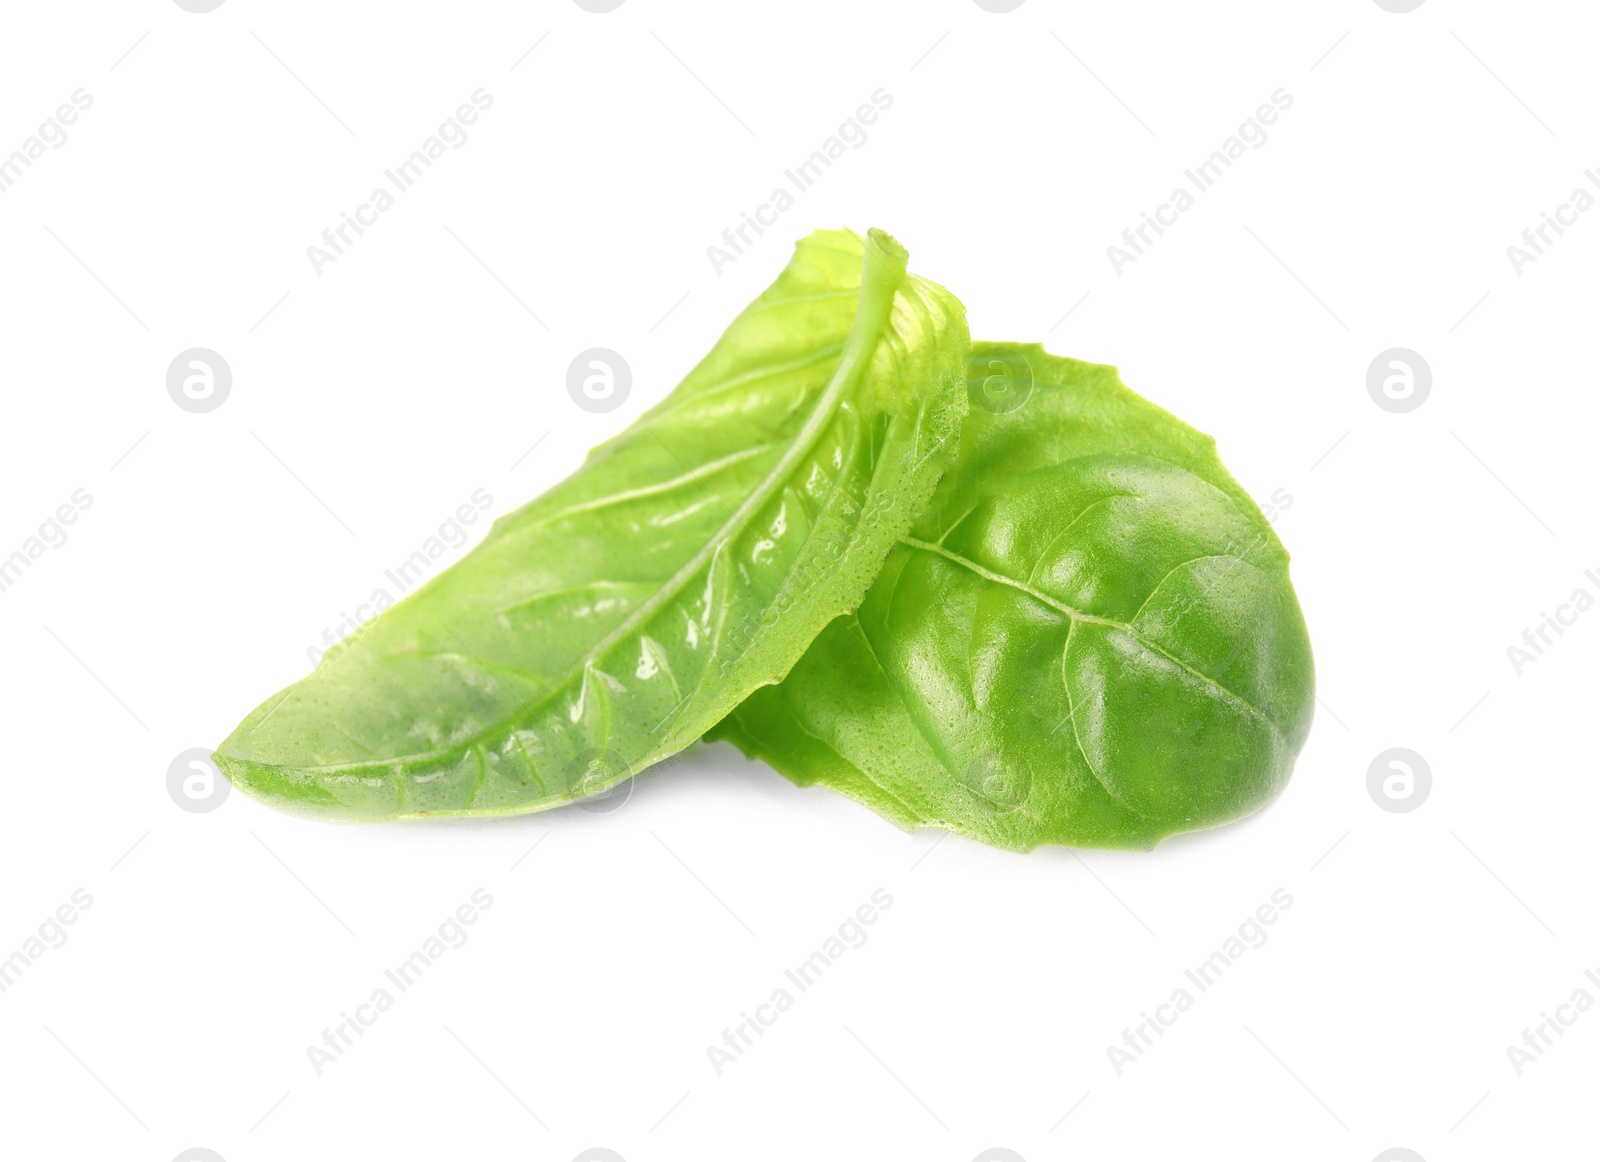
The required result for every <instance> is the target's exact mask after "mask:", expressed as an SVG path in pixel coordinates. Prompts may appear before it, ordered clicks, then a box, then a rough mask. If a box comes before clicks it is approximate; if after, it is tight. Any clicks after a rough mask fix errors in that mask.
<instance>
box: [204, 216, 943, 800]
mask: <svg viewBox="0 0 1600 1162" xmlns="http://www.w3.org/2000/svg"><path fill="white" fill-rule="evenodd" d="M905 270H906V252H905V251H904V250H903V249H902V248H901V247H900V246H899V244H898V243H896V242H895V241H894V240H893V239H892V238H890V237H889V236H888V235H886V234H882V233H880V232H878V231H872V232H871V233H870V235H869V237H868V238H867V240H866V241H865V242H863V240H862V239H860V238H859V237H857V236H856V235H854V234H851V233H848V232H843V231H823V232H818V233H816V234H814V235H812V236H811V237H810V238H808V239H805V240H804V241H802V242H801V243H800V244H799V245H798V246H797V248H796V251H795V255H794V258H793V260H792V261H791V262H790V264H789V266H788V268H787V269H786V270H785V271H784V272H783V274H782V275H781V276H780V277H779V278H778V280H777V281H776V282H775V283H774V284H773V285H772V286H771V287H770V288H769V289H768V290H767V291H766V292H765V293H764V294H763V295H762V296H761V297H760V298H758V299H757V300H756V301H755V302H754V303H752V304H751V305H750V306H749V307H748V308H747V309H746V310H745V311H744V312H743V313H742V314H741V315H740V316H739V317H738V319H736V320H735V321H734V323H733V325H732V326H730V327H729V328H728V331H727V333H726V334H724V335H723V337H722V339H721V340H720V341H719V342H718V343H717V345H716V347H715V348H714V349H713V350H712V351H711V353H710V354H709V355H708V356H707V357H706V358H705V360H704V361H702V362H701V363H700V365H699V366H698V367H696V368H695V369H694V371H693V372H691V373H690V375H689V377H688V378H687V379H685V380H684V381H683V383H682V384H681V385H679V387H678V388H677V389H676V390H675V391H674V392H673V393H672V394H671V395H670V396H668V397H667V398H666V400H664V401H663V402H662V403H661V404H660V405H658V406H657V407H655V408H653V409H652V410H651V411H649V412H648V413H646V414H645V415H644V416H643V417H641V418H640V419H639V420H638V421H637V422H636V423H635V424H633V425H632V426H631V427H629V428H628V429H627V430H626V431H624V432H622V433H621V434H620V435H619V436H617V437H616V438H614V439H612V440H611V441H609V442H608V443H606V444H604V445H602V446H601V447H599V448H597V449H595V450H594V451H593V452H592V453H590V455H589V458H588V460H587V461H586V462H585V464H584V466H583V467H582V468H581V469H580V470H579V471H578V472H576V473H575V474H574V475H573V476H571V477H569V478H568V479H567V480H565V481H564V482H562V483H561V484H559V485H557V486H556V487H555V488H553V489H552V490H551V491H549V492H548V493H546V494H545V495H544V496H541V497H540V498H538V499H537V500H535V501H533V502H532V503H530V504H528V505H527V506H525V507H524V508H522V509H520V510H519V511H517V512H514V513H512V514H511V515H509V516H506V517H504V518H502V519H501V520H500V521H498V522H497V523H496V524H495V526H494V528H493V529H492V531H491V532H490V533H489V535H488V537H487V538H486V539H485V540H484V541H483V543H482V544H480V545H479V546H478V547H477V548H476V549H474V550H473V551H472V552H471V553H470V554H469V555H468V556H466V557H465V558H463V559H462V560H461V561H460V562H458V563H457V564H456V565H455V566H453V567H452V568H450V569H448V570H447V571H445V572H444V573H442V574H440V575H439V576H438V577H436V578H435V579H434V580H432V581H431V582H430V583H429V584H428V585H426V586H424V587H423V588H422V589H421V590H419V591H418V592H417V593H415V594H413V595H412V596H410V597H408V598H407V599H406V600H404V601H402V602H400V603H399V604H398V605H396V606H395V607H394V608H392V609H390V610H387V611H385V612H384V613H382V614H380V615H379V616H378V617H377V618H376V619H375V620H373V621H372V622H370V623H369V624H368V625H367V626H366V627H364V628H363V629H362V630H361V631H359V633H358V634H356V635H355V636H354V637H353V639H351V640H350V641H348V642H347V643H346V644H344V645H342V646H341V647H340V648H339V649H337V650H335V651H330V653H329V654H328V655H327V656H326V657H325V658H324V659H323V661H322V662H321V664H320V665H319V666H318V668H317V669H316V670H315V671H313V672H312V673H311V675H309V676H308V677H307V678H305V679H304V680H302V681H300V682H298V683H296V684H295V685H293V686H291V687H289V688H288V689H287V690H285V691H283V692H281V693H280V694H279V695H277V696H276V697H274V698H272V699H269V700H268V701H267V702H265V703H263V704H262V705H261V706H260V707H259V708H257V709H256V711H255V712H254V713H252V714H251V715H250V716H249V717H248V718H246V719H245V721H244V722H243V723H242V724H241V725H240V726H239V728H238V729H237V730H235V731H234V733H233V734H232V735H231V736H230V737H229V738H228V739H227V741H225V742H224V743H223V744H222V746H221V747H220V748H219V749H218V751H217V753H216V759H217V763H218V765H219V766H220V767H221V768H222V770H223V771H224V772H226V774H227V775H228V777H229V778H230V779H232V780H233V782H234V784H235V785H236V786H238V787H240V788H241V789H242V790H245V791H247V792H249V793H250V794H252V795H255V796H257V797H259V798H261V799H264V800H266V801H267V802H269V803H271V804H273V805H274V806H277V807H281V808H284V809H286V810H292V811H298V812H301V813H307V814H314V815H320V816H324V817H333V818H343V819H390V818H403V817H411V816H421V815H489V814H509V813H515V812H523V811H536V810H540V809H542V808H546V807H551V806H555V805H556V804H559V803H562V802H565V801H567V800H569V799H573V798H576V797H580V796H583V795H587V794H591V793H594V792H596V791H600V790H602V789H604V788H605V787H607V786H610V785H611V784H613V783H616V782H618V781H620V780H622V779H624V778H626V777H627V776H628V775H630V774H632V773H635V772H637V771H639V770H642V769H643V768H644V767H646V766H649V765H650V764H652V763H654V762H657V761H659V760H661V759H663V758H665V757H667V756H668V755H671V754H673V753H674V752H676V751H678V750H680V749H682V748H683V747H685V746H687V745H688V744H690V743H691V742H693V741H694V740H695V739H697V738H699V737H700V735H701V734H702V733H703V732H704V731H705V730H706V728H707V727H709V726H711V725H713V724H714V723H716V722H717V721H718V720H719V719H720V718H722V717H723V716H724V715H726V714H727V713H728V712H729V711H730V710H732V709H733V708H734V707H735V706H736V705H738V703H739V701H740V700H741V699H742V698H744V697H745V696H746V695H747V694H749V693H750V692H751V691H753V690H755V689H756V688H757V687H758V686H761V685H762V684H764V683H772V682H776V681H777V680H778V679H780V678H781V677H782V676H783V675H784V674H785V673H786V672H787V671H788V670H789V668H790V667H791V666H792V665H793V664H794V662H795V660H796V659H797V658H799V657H800V655H801V654H802V653H803V652H804V651H805V649H806V647H807V646H808V645H809V644H810V643H811V641H812V640H813V639H814V638H815V637H816V635H817V633H818V632H819V631H820V630H821V629H822V628H823V626H825V625H826V624H827V623H828V622H829V621H831V620H832V619H834V618H836V617H838V616H839V615H840V614H841V613H843V612H845V611H846V610H849V609H851V608H853V607H854V606H855V605H856V604H857V603H858V602H859V601H860V600H861V598H862V596H863V595H864V594H865V593H866V591H867V588H868V586H869V585H870V584H871V583H872V579H873V577H874V576H875V575H876V574H877V571H878V569H879V567H880V566H881V565H882V563H883V560H884V557H885V555H886V554H887V553H888V551H889V549H890V547H891V546H892V545H893V544H894V542H895V540H896V538H897V537H899V536H900V534H902V533H904V532H905V531H906V530H907V529H908V528H909V527H910V525H911V523H912V521H913V520H914V519H915V518H916V516H917V514H918V513H920V512H921V511H922V509H923V507H924V506H925V505H926V503H927V501H928V499H929V497H930V496H931V495H932V493H933V489H934V486H935V485H936V484H937V482H938V479H939V477H940V475H941V474H942V473H943V472H944V471H945V470H946V468H947V467H948V466H949V464H950V463H951V462H952V460H953V459H954V455H955V450H956V446H957V438H956V437H957V432H958V428H959V424H960V421H961V417H962V415H963V414H964V412H965V411H966V402H967V400H966V393H965V390H964V380H963V373H964V370H965V365H966V355H967V351H968V337H967V328H966V323H965V318H964V314H963V311H962V307H961V304H960V303H959V302H958V301H957V300H956V299H955V298H954V297H953V296H952V295H950V294H949V293H948V292H946V291H944V290H943V289H942V288H940V287H938V286H935V285H934V284H932V283H929V282H926V281H924V280H922V279H919V278H915V277H910V276H907V275H906V273H905Z"/></svg>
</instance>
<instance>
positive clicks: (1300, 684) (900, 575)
mask: <svg viewBox="0 0 1600 1162" xmlns="http://www.w3.org/2000/svg"><path fill="white" fill-rule="evenodd" d="M968 377H969V379H968V382H969V384H970V387H971V390H972V393H973V399H974V402H975V403H977V404H978V405H979V406H977V407H975V408H974V409H973V411H972V412H971V413H970V415H969V416H968V418H967V420H966V422H965V424H964V426H963V430H962V438H961V456H960V459H959V462H958V464H957V467H956V468H955V469H954V470H952V472H951V473H950V475H949V476H947V477H946V478H945V480H944V482H943V483H942V484H941V485H940V487H939V490H938V492H937V494H936V495H935V498H934V500H933V502H932V503H931V504H930V506H929V508H928V510H927V511H926V512H925V513H924V514H923V515H922V517H921V518H920V519H919V521H918V522H917V525H916V527H915V528H914V529H913V531H912V532H911V533H910V534H908V535H907V536H905V537H904V538H902V540H901V542H900V544H899V545H898V546H896V548H895V550H894V552H893V553H892V554H891V555H890V557H889V559H888V562H887V563H886V565H885V567H884V570H883V572H882V574H881V575H880V576H879V578H878V580H877V582H876V583H875V584H874V585H873V587H872V591H871V593H870V594H869V595H868V597H867V599H866V601H865V602H864V603H863V604H862V606H861V608H860V610H859V612H858V613H857V614H855V615H852V616H846V617H843V618H841V619H839V620H838V621H836V622H834V623H833V624H832V625H830V626H829V627H828V628H827V629H826V630H825V631H824V632H823V633H822V635H821V636H820V637H819V638H818V640H817V641H816V643H815V644H814V645H813V646H812V648H811V649H810V650H809V651H808V652H807V653H806V655H805V657H804V658H803V659H801V661H800V662H799V663H798V664H797V665H796V667H795V668H794V670H793V671H792V672H791V673H790V674H789V676H788V677H787V678H786V679H785V680H784V681H783V682H782V683H781V684H780V685H778V686H774V687H767V688H765V689H763V690H760V691H757V692H756V693H755V694H754V695H752V696H751V698H750V699H749V700H748V701H747V702H745V703H744V704H743V705H742V706H740V707H739V709H738V710H737V711H735V712H734V713H733V714H732V715H731V716H730V717H729V718H728V719H727V720H726V721H724V722H723V723H721V724H720V725H719V726H718V727H717V728H716V730H715V731H713V732H712V737H721V738H727V739H729V740H731V741H733V742H734V743H735V744H736V745H738V746H739V747H741V748H742V749H743V750H744V751H745V752H746V753H747V754H749V755H750V756H752V757H759V758H761V759H764V760H766V761H767V762H769V763H770V764H772V765H773V766H774V767H776V768H777V769H778V770H779V771H781V772H782V773H783V774H785V775H786V776H788V777H789V778H790V779H792V780H793V781H794V782H796V783H799V784H801V785H810V784H820V785H823V786H828V787H832V788H833V789H835V790H837V791H841V792H843V793H845V794H847V795H850V796H853V797H854V798H856V799H858V800H860V801H861V802H863V803H865V804H867V805H868V806H870V807H872V808H874V809H875V810H877V811H879V812H880V813H881V814H883V815H885V816H887V817H888V818H889V819H891V820H893V821H894V822H896V823H898V824H900V825H901V826H903V827H908V828H909V827H915V826H922V825H926V826H934V827H943V828H947V829H949V830H951V831H956V832H959V833H961V834H964V835H968V836H971V837H973V838H976V839H980V840H982V841H984V842H987V843H991V844H995V845H998V846H1001V847H1008V848H1013V849H1018V850H1027V849H1029V848H1032V847H1034V846H1036V845H1038V844H1041V843H1060V844H1070V845H1074V846H1085V847H1130V848H1147V847H1150V846H1152V845H1154V844H1155V843H1156V842H1157V841H1159V840H1160V839H1162V838H1163V837H1164V836H1167V835H1170V834H1173V833H1174V832H1179V831H1187V830H1192V829H1195V828H1201V827H1209V826H1213V825H1215V824H1219V823H1222V822H1225V821H1227V820H1230V819H1234V818H1238V817H1239V816H1242V815H1245V814H1248V813H1250V812H1252V811H1254V810H1256V809H1258V808H1259V807H1261V806H1262V805H1263V804H1265V803H1267V802H1268V801H1270V800H1271V799H1272V798H1273V797H1274V796H1275V795H1276V794H1277V793H1278V792H1279V791H1280V790H1281V789H1282V787H1283V785H1284V783H1285V781H1286V780H1287V779H1288V777H1289V773H1290V770H1291V768H1292V766H1293V763H1294V758H1295V755H1296V754H1297V753H1298V752H1299V750H1300V747H1301V745H1302V744H1303V743H1304V741H1305V738H1306V735H1307V732H1308V731H1309V729H1310V722H1311V711H1312V702H1313V699H1312V681H1313V676H1312V662H1311V650H1310V645H1309V642H1308V639H1307V636H1306V629H1305V623H1304V621H1303V619H1302V617H1301V613H1300V608H1299V605H1298V603H1297V601H1296V599H1295V595H1294V590H1293V588H1292V586H1291V585H1290V582H1289V573H1288V555H1287V554H1286V553H1285V552H1284V550H1283V547H1282V545H1281V544H1280V543H1279V541H1278V539H1277V537H1276V536H1275V535H1274V534H1273V532H1272V529H1271V526H1270V525H1268V523H1267V521H1266V520H1265V519H1264V518H1263V516H1262V514H1261V511H1260V509H1259V508H1258V507H1257V506H1256V504H1255V503H1254V502H1253V501H1252V500H1251V499H1250V497H1249V496H1248V495H1247V494H1246V493H1245V492H1244V491H1243V490H1242V489H1241V488H1240V487H1239V485H1238V484H1237V483H1236V482H1235V481H1234V480H1233V478H1232V477H1231V476H1229V475H1228V473H1227V471H1226V470H1225V469H1224V468H1223V466H1222V464H1221V462H1220V461H1219V460H1218V459H1217V456H1216V452H1215V445H1214V444H1213V442H1212V441H1211V439H1210V438H1208V437H1206V436H1203V435H1201V434H1200V433H1199V432H1196V431H1194V430H1193V429H1191V428H1189V427H1188V426H1186V425H1185V424H1183V423H1182V422H1180V421H1179V420H1177V419H1175V418H1174V417H1173V416H1171V415H1169V414H1167V413H1166V412H1164V411H1162V410H1161V409H1159V408H1157V407H1155V406H1154V405H1152V404H1150V403H1148V402H1147V401H1145V400H1143V399H1141V398H1140V397H1139V396H1137V395H1135V394H1134V393H1133V392H1131V391H1129V390H1128V389H1127V388H1126V387H1124V386H1123V385H1122V384H1121V382H1120V381H1119V379H1118V377H1117V374H1116V371H1115V369H1114V368H1110V367H1102V366H1095V365H1092V364H1087V363H1080V362H1077V361H1075V360H1071V359H1062V358H1058V357H1055V356H1051V355H1048V354H1046V353H1045V352H1044V350H1043V349H1042V348H1040V347H1037V346H1026V347H1025V346H1018V345H1009V344H979V345H977V346H975V348H974V351H973V356H972V365H971V367H970V369H969V371H968Z"/></svg>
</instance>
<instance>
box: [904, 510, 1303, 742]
mask: <svg viewBox="0 0 1600 1162" xmlns="http://www.w3.org/2000/svg"><path fill="white" fill-rule="evenodd" d="M900 543H901V544H903V545H906V546H908V547H909V548H913V549H920V550H922V551H923V552H927V553H933V554H935V555H937V556H940V557H944V558H945V559H946V560H948V561H951V562H952V563H954V564H956V565H960V566H961V567H962V568H964V569H967V570H969V571H970V572H972V573H973V574H975V575H976V576H979V577H982V578H983V579H984V580H985V581H991V582H993V583H995V584H997V585H1005V586H1008V587H1010V588H1012V589H1015V590H1016V591H1017V592H1019V593H1022V594H1025V595H1026V596H1028V597H1031V598H1032V599H1033V600H1035V601H1037V602H1039V603H1040V604H1041V605H1044V606H1047V607H1048V608H1050V609H1053V610H1055V611H1056V612H1057V613H1059V614H1061V615H1063V616H1064V617H1067V618H1070V619H1071V620H1072V621H1073V622H1076V623H1082V624H1086V625H1101V626H1105V627H1106V628H1107V629H1116V630H1121V631H1122V632H1123V633H1126V634H1127V635H1128V636H1129V637H1131V638H1133V639H1134V640H1135V641H1137V642H1138V643H1139V644H1140V645H1142V646H1144V647H1145V648H1146V649H1148V650H1149V651H1150V652H1151V653H1154V654H1159V655H1160V656H1161V657H1163V658H1166V659H1167V660H1168V661H1169V662H1171V663H1172V664H1173V665H1175V666H1177V667H1178V668H1179V669H1181V670H1183V671H1184V672H1186V673H1188V674H1190V675H1192V676H1193V677H1194V678H1196V679H1198V680H1199V681H1200V682H1203V683H1204V684H1205V685H1207V686H1209V687H1210V688H1211V689H1213V690H1215V691H1216V692H1217V693H1219V694H1221V695H1222V696H1224V697H1226V698H1228V699H1229V700H1231V701H1233V702H1236V703H1238V704H1239V705H1240V706H1242V707H1244V708H1245V709H1246V710H1248V711H1249V712H1250V713H1251V714H1252V715H1254V716H1255V717H1257V718H1259V719H1260V720H1261V721H1262V722H1264V723H1266V725H1267V727H1268V728H1269V729H1270V730H1271V731H1272V732H1273V733H1274V734H1276V735H1277V736H1278V737H1279V738H1280V739H1284V738H1285V736H1284V733H1283V731H1282V729H1280V728H1279V726H1278V724H1277V723H1276V722H1274V721H1273V720H1272V718H1271V717H1270V716H1269V715H1268V714H1267V713H1266V712H1265V711H1264V710H1262V709H1261V708H1260V707H1259V706H1257V705H1256V704H1255V703H1253V702H1251V701H1250V700H1249V699H1248V698H1246V697H1245V696H1244V695H1242V694H1240V693H1238V692H1237V691H1234V690H1230V689H1228V687H1226V686H1224V685H1223V684H1222V683H1221V682H1219V681H1217V680H1216V679H1215V678H1213V677H1211V676H1210V675H1209V674H1203V673H1201V672H1200V671H1199V670H1197V669H1195V668H1194V667H1193V666H1191V665H1190V664H1189V663H1188V662H1186V661H1184V660H1183V659H1182V658H1180V657H1177V656H1175V655H1174V654H1172V653H1170V652H1168V651H1167V650H1166V649H1164V648H1163V647H1162V646H1161V645H1160V644H1158V643H1157V642H1154V641H1151V640H1150V639H1149V638H1148V637H1146V636H1145V635H1144V634H1142V633H1140V632H1139V630H1137V629H1136V628H1134V626H1133V625H1131V624H1130V623H1128V622H1125V621H1118V620H1116V619H1115V618H1110V617H1101V616H1099V615H1098V614H1093V613H1085V612H1084V611H1083V610H1081V609H1074V608H1073V607H1072V606H1070V605H1067V604H1066V603H1065V602H1063V601H1059V600H1057V599H1056V598H1054V597H1051V596H1050V595H1049V594H1048V593H1045V592H1042V591H1041V590H1038V589H1035V588H1034V587H1033V586H1032V585H1029V584H1028V583H1027V582H1025V581H1018V580H1017V579H1016V578H1015V577H1007V576H1006V575H1005V574H1003V573H996V572H995V571H994V570H993V569H987V568H985V567H984V566H982V565H980V564H978V563H977V562H976V561H974V560H972V559H971V558H968V557H964V556H962V555H961V554H960V553H956V552H953V551H951V550H950V549H947V548H945V547H944V546H943V545H936V544H933V543H932V542H931V541H923V540H919V539H917V538H916V537H910V536H906V537H901V538H900ZM1207 556H1211V557H1215V556H1227V554H1217V553H1212V554H1207ZM1202 559H1204V558H1196V560H1202ZM1231 559H1234V560H1239V561H1241V563H1244V564H1248V563H1249V562H1245V561H1244V560H1243V558H1231ZM1168 576H1171V573H1170V572H1169V573H1168ZM1163 580H1165V579H1164V578H1163ZM1145 600H1146V602H1147V603H1148V601H1149V598H1148V597H1147V598H1146V599H1145ZM1140 608H1141V609H1142V608H1143V606H1141V607H1140ZM1069 697H1070V694H1069ZM1285 741H1287V740H1286V739H1285Z"/></svg>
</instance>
